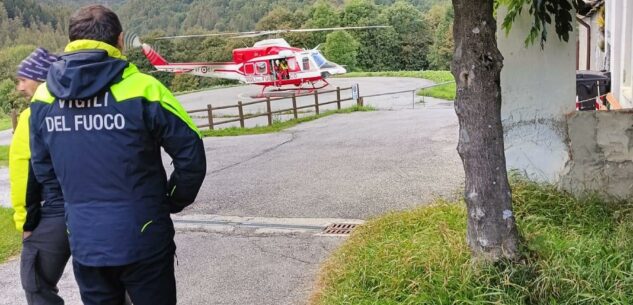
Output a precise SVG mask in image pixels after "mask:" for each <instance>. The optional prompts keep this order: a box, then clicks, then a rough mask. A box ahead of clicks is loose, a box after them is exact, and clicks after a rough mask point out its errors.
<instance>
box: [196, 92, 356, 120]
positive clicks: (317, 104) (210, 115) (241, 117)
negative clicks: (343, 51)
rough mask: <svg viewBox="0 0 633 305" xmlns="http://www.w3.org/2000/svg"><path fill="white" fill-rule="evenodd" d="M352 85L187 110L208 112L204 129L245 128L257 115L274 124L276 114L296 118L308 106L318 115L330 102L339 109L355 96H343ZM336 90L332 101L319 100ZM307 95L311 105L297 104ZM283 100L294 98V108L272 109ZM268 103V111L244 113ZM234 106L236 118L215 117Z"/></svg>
mask: <svg viewBox="0 0 633 305" xmlns="http://www.w3.org/2000/svg"><path fill="white" fill-rule="evenodd" d="M351 89H352V87H346V88H340V87H336V89H333V90H326V91H318V90H315V91H314V92H313V93H307V94H294V93H293V94H292V96H289V97H273V98H271V97H267V98H264V99H260V100H255V101H252V102H246V103H243V102H242V101H238V102H237V104H234V105H225V106H217V107H214V106H213V105H211V104H209V105H207V108H204V109H193V110H189V111H187V113H189V114H195V113H206V115H207V117H208V123H206V124H202V125H198V128H200V129H202V128H209V129H214V128H215V127H216V126H218V125H222V124H229V123H235V122H239V123H240V127H242V128H244V126H245V123H244V122H245V121H246V120H249V119H253V118H257V117H262V116H266V117H267V118H268V125H269V126H270V125H272V124H273V115H275V114H284V113H290V112H292V114H293V116H294V118H295V119H298V118H299V110H302V109H308V108H314V112H315V113H316V114H317V115H318V114H319V113H320V110H321V109H320V107H321V106H325V105H330V104H336V108H337V109H341V103H343V102H346V101H352V100H353V98H351V97H350V98H341V91H345V90H351ZM334 92H336V99H335V100H331V101H327V102H321V101H320V100H319V96H320V95H324V94H327V93H334ZM306 96H313V97H314V103H312V104H309V105H304V106H297V98H299V97H306ZM283 100H292V108H287V109H279V110H274V111H273V110H272V102H278V101H283ZM264 103H265V104H266V112H263V113H255V114H245V113H244V107H245V106H250V105H257V104H264ZM356 103H357V104H358V105H361V106H362V103H363V101H362V98H359V99H358V100H357V101H356ZM233 108H237V112H238V115H237V118H234V119H228V120H221V121H217V120H216V118H214V117H213V114H214V112H216V111H218V110H223V109H233Z"/></svg>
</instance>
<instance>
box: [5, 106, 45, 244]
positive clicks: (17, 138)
mask: <svg viewBox="0 0 633 305" xmlns="http://www.w3.org/2000/svg"><path fill="white" fill-rule="evenodd" d="M30 116H31V111H30V109H29V108H27V109H26V110H24V111H23V112H22V113H21V114H20V119H19V120H18V125H17V126H16V129H15V132H14V134H13V139H12V140H11V147H10V149H9V176H10V183H11V205H12V206H13V210H14V214H13V220H14V222H15V227H16V229H17V230H18V231H20V232H22V231H33V230H34V229H35V227H37V225H38V223H39V220H40V208H41V201H42V196H41V194H42V186H41V185H40V184H39V183H38V182H37V180H36V179H35V176H34V174H33V167H32V166H31V162H30V159H31V150H30V147H29V118H30Z"/></svg>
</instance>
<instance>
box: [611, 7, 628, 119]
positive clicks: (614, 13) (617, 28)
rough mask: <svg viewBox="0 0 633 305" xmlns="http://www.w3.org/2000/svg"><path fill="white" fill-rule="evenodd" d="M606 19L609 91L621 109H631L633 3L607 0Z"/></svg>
mask: <svg viewBox="0 0 633 305" xmlns="http://www.w3.org/2000/svg"><path fill="white" fill-rule="evenodd" d="M606 18H607V27H606V40H607V44H608V46H607V48H608V49H609V50H610V70H611V91H612V92H613V95H614V96H615V98H616V99H617V100H618V101H619V102H620V104H621V105H622V108H633V93H632V90H631V87H632V86H633V84H632V82H631V79H632V78H633V1H631V0H607V2H606Z"/></svg>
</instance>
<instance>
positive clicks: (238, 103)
mask: <svg viewBox="0 0 633 305" xmlns="http://www.w3.org/2000/svg"><path fill="white" fill-rule="evenodd" d="M237 110H238V111H239V112H240V127H242V128H244V109H243V107H242V101H238V102H237Z"/></svg>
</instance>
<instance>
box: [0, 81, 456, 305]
mask: <svg viewBox="0 0 633 305" xmlns="http://www.w3.org/2000/svg"><path fill="white" fill-rule="evenodd" d="M337 81H339V80H338V79H335V80H334V82H337ZM352 81H353V82H358V83H360V87H361V89H360V90H361V94H363V93H366V94H371V93H372V91H368V89H364V88H373V89H372V90H375V91H373V93H380V92H385V91H400V90H408V89H411V90H413V89H416V88H419V87H421V86H423V85H424V83H423V82H421V81H420V80H416V79H399V78H379V79H378V78H377V79H367V82H366V83H364V79H353V80H352ZM379 86H380V87H379ZM248 88H250V87H248ZM236 89H239V87H238V88H227V89H220V90H213V91H209V92H198V93H194V94H195V95H196V96H197V97H198V98H196V99H195V100H202V99H204V100H214V99H221V96H222V95H226V96H232V97H233V98H234V97H235V96H236V95H235V92H239V91H236ZM254 89H255V90H256V89H257V88H254ZM179 98H180V99H181V100H182V101H183V104H184V106H185V108H187V109H195V108H192V107H196V106H197V105H194V104H193V103H195V102H192V101H188V98H191V97H188V96H180V97H179ZM400 99H402V101H403V102H402V103H405V100H407V101H410V100H408V99H409V98H408V97H401V98H394V97H391V96H385V97H376V98H372V99H371V101H369V103H370V104H371V103H377V104H381V103H386V104H388V103H392V104H394V103H400ZM427 99H428V98H427ZM393 100H397V101H396V102H394V101H393ZM406 103H407V104H408V102H406ZM198 106H199V105H198ZM379 108H382V107H379ZM386 108H387V109H396V108H392V107H386ZM204 143H205V148H206V151H207V161H208V173H207V177H206V179H205V182H204V185H203V186H202V189H201V191H200V194H199V195H198V199H197V201H196V202H195V203H194V205H192V206H191V207H189V208H187V209H186V210H185V211H184V212H183V215H182V216H180V217H179V219H180V222H179V221H177V222H176V224H177V226H178V227H179V230H178V233H177V234H176V243H177V245H178V260H179V264H178V266H176V276H177V281H178V295H179V304H185V305H188V304H191V305H194V304H236V305H237V304H271V305H272V304H275V305H278V304H281V305H286V304H287V305H296V304H304V303H305V301H306V300H307V297H308V295H309V293H310V290H311V287H312V283H313V280H314V276H315V274H316V272H317V271H318V267H319V264H320V263H321V262H322V261H323V260H324V259H325V258H327V256H328V255H329V253H331V251H332V250H333V249H335V248H336V247H337V246H338V245H339V244H340V243H341V242H343V241H344V239H343V238H338V237H323V236H315V235H314V232H313V231H310V230H305V231H303V232H302V231H301V230H299V231H295V232H293V233H292V234H286V233H287V232H288V231H287V230H286V231H285V232H284V230H281V229H274V228H273V229H268V230H265V228H264V230H262V229H261V228H259V229H254V228H252V227H246V226H240V225H233V224H236V223H239V222H248V221H251V222H254V223H264V222H268V223H282V222H289V223H291V224H294V225H295V226H296V227H303V228H309V227H311V226H314V227H318V225H314V224H315V223H316V224H318V223H319V221H318V220H313V218H345V219H349V218H351V219H367V218H368V217H372V216H376V215H380V214H383V213H385V212H386V211H391V210H399V209H406V208H410V207H413V206H416V205H418V204H422V203H424V202H427V201H429V200H431V199H433V198H435V197H436V196H453V195H456V194H455V193H454V192H455V190H457V189H458V188H459V187H460V186H461V184H462V181H463V170H462V167H461V162H460V160H459V157H458V155H457V152H456V150H455V148H456V146H457V118H456V116H455V113H454V110H453V108H452V106H451V105H450V104H447V103H444V102H434V101H431V102H429V103H427V105H426V106H424V107H422V105H416V108H415V109H409V108H406V107H405V108H397V111H374V112H363V113H360V112H359V113H351V114H340V115H333V116H329V117H326V118H322V119H319V120H316V121H312V122H308V123H304V124H300V125H298V126H295V127H293V128H290V129H288V130H285V131H283V132H280V133H275V134H266V135H256V136H241V137H228V138H206V139H204ZM165 163H166V164H167V165H168V166H169V161H168V160H165ZM207 214H212V215H222V216H215V217H217V218H209V217H211V216H205V215H207ZM225 216H243V217H244V218H235V217H225ZM205 217H208V218H209V219H216V221H215V224H216V225H215V226H207V227H199V228H192V229H193V230H189V229H186V228H185V226H183V223H182V220H195V219H204V218H205ZM251 217H253V218H251ZM258 217H268V218H265V219H263V218H258ZM280 217H287V218H290V220H288V219H285V220H284V219H279V218H280ZM218 223H228V225H217V224H218ZM200 230H202V231H203V232H192V231H200ZM18 266H19V262H18V261H17V260H13V261H11V262H9V263H7V264H5V265H1V266H0V287H2V288H0V292H1V293H2V294H3V295H4V296H5V297H4V298H2V299H0V305H5V304H6V305H9V304H11V305H21V304H25V302H24V297H23V292H22V291H21V287H20V281H19V280H17V279H18V278H19V272H18V270H19V267H18ZM60 292H61V293H62V295H63V296H64V297H65V298H66V300H67V302H66V304H69V305H78V304H81V302H80V300H79V298H78V293H77V290H76V285H75V284H74V281H73V278H72V270H71V268H67V272H66V274H65V276H64V278H63V280H62V282H61V283H60Z"/></svg>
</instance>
